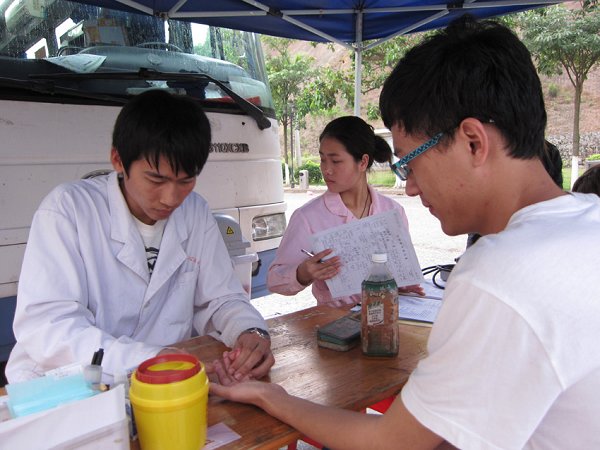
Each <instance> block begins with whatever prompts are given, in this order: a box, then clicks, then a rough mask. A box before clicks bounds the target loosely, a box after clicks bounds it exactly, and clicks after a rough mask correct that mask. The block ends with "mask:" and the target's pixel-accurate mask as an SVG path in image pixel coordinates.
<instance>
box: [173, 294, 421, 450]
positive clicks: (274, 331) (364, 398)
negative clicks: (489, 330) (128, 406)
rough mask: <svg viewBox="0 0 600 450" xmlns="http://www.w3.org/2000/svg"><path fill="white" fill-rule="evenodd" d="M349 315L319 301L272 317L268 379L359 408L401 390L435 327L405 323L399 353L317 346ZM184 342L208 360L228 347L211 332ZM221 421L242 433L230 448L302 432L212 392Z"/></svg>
mask: <svg viewBox="0 0 600 450" xmlns="http://www.w3.org/2000/svg"><path fill="white" fill-rule="evenodd" d="M344 314H347V310H344V309H337V308H330V307H327V306H316V307H313V308H309V309H305V310H302V311H297V312H295V313H292V314H286V315H284V316H281V317H276V318H273V319H270V320H268V324H269V330H270V333H271V338H272V349H273V354H274V355H275V365H274V366H273V368H272V369H271V372H270V375H269V378H268V379H269V380H270V381H272V382H274V383H278V384H281V385H282V386H283V387H284V388H285V389H286V390H287V391H288V392H289V393H290V394H293V395H297V396H300V397H302V398H305V399H308V400H312V401H314V402H316V403H320V404H322V405H330V406H337V407H340V408H346V409H351V410H355V411H360V410H362V409H364V408H366V407H368V406H370V405H372V404H374V403H376V402H378V401H380V400H383V399H385V398H388V397H390V396H391V395H394V394H397V393H398V392H399V391H400V389H401V388H402V386H403V385H404V383H406V380H407V379H408V376H409V375H410V373H411V372H412V371H413V370H414V368H415V367H416V364H417V362H418V361H419V360H420V359H422V358H423V357H424V356H425V354H426V343H427V338H428V336H429V331H430V328H427V327H419V326H411V325H400V354H399V355H398V357H397V358H368V357H365V356H363V355H362V353H361V350H360V347H356V348H354V349H352V350H350V351H348V352H338V351H334V350H329V349H324V348H320V347H318V346H317V338H316V328H317V327H318V326H323V325H325V324H327V323H329V322H331V321H332V320H335V319H337V318H339V317H341V316H343V315H344ZM180 346H181V347H183V348H185V349H186V350H187V351H189V352H190V353H192V354H194V355H196V356H197V357H198V358H199V359H201V360H202V359H206V360H207V361H210V360H213V359H215V358H216V357H218V356H219V355H220V354H221V352H222V351H223V350H224V349H225V347H224V346H223V345H222V344H220V343H217V342H216V341H214V340H213V339H210V338H206V337H201V338H196V339H192V340H190V341H187V342H185V343H183V344H182V345H180ZM207 355H208V358H207ZM219 422H224V423H225V424H226V425H227V426H229V427H230V428H232V429H233V430H234V431H235V432H236V433H238V434H239V435H241V436H242V438H241V439H239V440H237V441H235V442H232V443H231V444H229V445H227V446H224V447H222V448H227V449H254V448H260V449H277V448H280V447H283V446H285V445H287V444H289V443H291V442H294V441H295V440H296V439H298V438H299V437H301V434H300V433H299V432H297V431H296V430H295V429H293V428H291V427H290V426H288V425H286V424H284V423H282V422H280V421H279V420H277V419H274V418H273V417H271V416H269V415H268V414H266V413H264V412H263V411H262V410H260V409H259V408H256V407H254V406H248V405H242V404H238V403H233V402H228V401H224V400H222V399H219V398H214V397H213V398H210V400H209V405H208V423H209V425H214V424H216V423H219Z"/></svg>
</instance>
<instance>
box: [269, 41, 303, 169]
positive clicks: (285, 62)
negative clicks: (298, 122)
mask: <svg viewBox="0 0 600 450" xmlns="http://www.w3.org/2000/svg"><path fill="white" fill-rule="evenodd" d="M262 42H263V43H265V44H266V45H267V46H268V47H269V48H271V50H272V51H273V52H274V53H275V55H274V56H271V57H267V58H266V68H267V75H268V77H269V84H270V85H271V93H272V94H273V103H274V104H275V110H276V111H277V116H278V120H279V123H280V124H281V125H282V126H283V147H284V151H283V155H284V159H285V162H286V164H289V156H288V128H289V127H290V125H291V120H292V116H293V113H294V109H293V108H292V105H295V103H296V101H297V100H298V99H299V98H300V96H301V94H302V90H303V86H304V85H305V83H307V81H308V80H311V79H312V78H313V76H314V75H313V74H314V69H313V68H312V62H313V61H314V58H310V57H308V56H305V55H292V54H291V52H290V45H291V43H292V40H291V39H283V38H275V37H271V36H263V37H262ZM290 131H291V130H290Z"/></svg>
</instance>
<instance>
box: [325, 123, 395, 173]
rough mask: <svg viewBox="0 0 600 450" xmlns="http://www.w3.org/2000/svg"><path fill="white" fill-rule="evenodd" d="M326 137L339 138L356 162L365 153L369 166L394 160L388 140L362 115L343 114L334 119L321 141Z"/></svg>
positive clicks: (326, 127)
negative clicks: (377, 133) (374, 162)
mask: <svg viewBox="0 0 600 450" xmlns="http://www.w3.org/2000/svg"><path fill="white" fill-rule="evenodd" d="M326 137H330V138H334V139H337V140H338V141H339V142H340V143H341V144H342V145H343V146H344V147H345V148H346V150H347V151H348V153H350V155H352V157H353V158H354V160H355V161H356V162H359V161H360V160H361V159H362V156H363V155H368V156H369V164H368V165H367V168H369V167H371V166H372V165H373V161H377V162H380V163H384V162H390V161H391V160H392V149H391V147H390V146H389V144H388V143H387V141H386V140H385V139H383V138H382V137H381V136H378V135H376V134H375V130H374V129H373V127H372V126H371V125H369V124H368V123H367V122H365V121H364V120H363V119H361V118H360V117H356V116H343V117H338V118H337V119H334V120H332V121H331V122H329V123H328V124H327V125H326V126H325V128H324V129H323V131H322V132H321V135H320V136H319V142H321V141H322V140H323V139H324V138H326Z"/></svg>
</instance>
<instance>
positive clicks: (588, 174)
mask: <svg viewBox="0 0 600 450" xmlns="http://www.w3.org/2000/svg"><path fill="white" fill-rule="evenodd" d="M573 192H582V193H584V194H596V195H600V165H595V166H592V167H590V168H589V169H588V170H586V171H585V172H584V173H583V175H581V176H580V177H579V178H577V180H575V183H573Z"/></svg>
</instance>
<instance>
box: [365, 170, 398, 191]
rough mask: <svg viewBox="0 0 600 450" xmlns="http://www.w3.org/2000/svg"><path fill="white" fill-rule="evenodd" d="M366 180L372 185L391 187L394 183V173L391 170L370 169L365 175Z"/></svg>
mask: <svg viewBox="0 0 600 450" xmlns="http://www.w3.org/2000/svg"><path fill="white" fill-rule="evenodd" d="M367 181H368V182H369V184H371V185H373V186H389V187H393V186H394V184H395V183H396V175H394V174H393V173H392V171H391V170H377V171H375V170H372V171H370V172H369V173H368V175H367Z"/></svg>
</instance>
